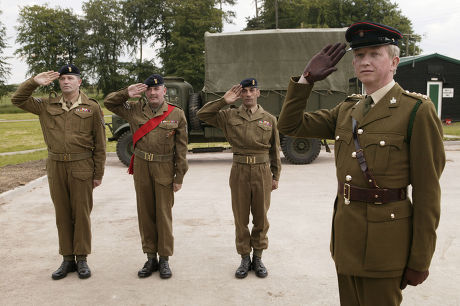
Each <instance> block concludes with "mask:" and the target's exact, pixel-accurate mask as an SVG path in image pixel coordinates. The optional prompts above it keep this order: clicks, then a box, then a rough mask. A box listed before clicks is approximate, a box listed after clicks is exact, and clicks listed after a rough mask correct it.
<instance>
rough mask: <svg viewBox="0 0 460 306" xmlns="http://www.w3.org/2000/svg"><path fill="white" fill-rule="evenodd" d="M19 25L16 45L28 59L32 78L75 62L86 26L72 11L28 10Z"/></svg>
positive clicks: (45, 7)
mask: <svg viewBox="0 0 460 306" xmlns="http://www.w3.org/2000/svg"><path fill="white" fill-rule="evenodd" d="M18 24H19V26H17V27H16V29H17V31H18V35H17V37H16V42H17V43H18V44H19V45H21V47H20V48H18V49H17V50H16V51H15V54H16V55H19V56H20V57H21V58H22V59H25V61H26V63H27V65H28V67H29V68H28V70H27V74H28V75H35V74H38V73H40V72H43V71H47V70H57V69H59V67H61V66H62V65H65V64H68V63H74V62H75V60H76V58H77V56H78V55H79V53H80V43H79V40H80V39H82V36H83V35H84V26H83V23H82V21H81V20H80V19H79V18H78V16H76V15H74V14H73V13H72V11H71V10H70V9H61V8H56V9H52V8H49V7H48V6H46V5H44V6H40V5H33V6H25V7H23V8H21V9H20V11H19V18H18Z"/></svg>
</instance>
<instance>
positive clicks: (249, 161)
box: [246, 156, 256, 164]
mask: <svg viewBox="0 0 460 306" xmlns="http://www.w3.org/2000/svg"><path fill="white" fill-rule="evenodd" d="M246 163H247V164H255V163H256V157H255V156H246Z"/></svg>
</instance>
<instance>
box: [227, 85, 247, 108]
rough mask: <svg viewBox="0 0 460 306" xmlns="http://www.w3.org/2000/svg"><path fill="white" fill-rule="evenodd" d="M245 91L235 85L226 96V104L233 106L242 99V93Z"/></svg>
mask: <svg viewBox="0 0 460 306" xmlns="http://www.w3.org/2000/svg"><path fill="white" fill-rule="evenodd" d="M242 91H243V87H242V86H241V85H240V84H238V85H233V86H232V88H230V89H229V90H228V91H227V92H226V93H225V95H224V100H225V103H227V104H232V103H235V101H236V100H238V99H239V98H241V92H242Z"/></svg>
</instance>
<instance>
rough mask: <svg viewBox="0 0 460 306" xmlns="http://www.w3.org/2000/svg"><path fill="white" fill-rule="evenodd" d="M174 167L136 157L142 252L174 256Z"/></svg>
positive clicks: (167, 163) (138, 215) (135, 180)
mask: <svg viewBox="0 0 460 306" xmlns="http://www.w3.org/2000/svg"><path fill="white" fill-rule="evenodd" d="M173 179H174V164H173V162H172V161H170V162H149V161H146V160H143V159H141V158H139V157H137V156H135V157H134V187H135V189H136V199H137V218H138V221H139V232H140V234H141V241H142V251H143V252H144V253H158V255H160V256H171V255H172V254H173V251H174V236H173V231H172V207H173V205H174V192H173V186H172V184H173Z"/></svg>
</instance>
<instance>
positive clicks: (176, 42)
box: [157, 0, 234, 89]
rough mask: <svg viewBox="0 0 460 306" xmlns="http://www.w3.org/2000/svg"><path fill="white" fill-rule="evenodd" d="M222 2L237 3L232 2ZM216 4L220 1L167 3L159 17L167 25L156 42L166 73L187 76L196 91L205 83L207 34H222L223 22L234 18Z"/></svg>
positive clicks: (172, 1) (177, 0)
mask: <svg viewBox="0 0 460 306" xmlns="http://www.w3.org/2000/svg"><path fill="white" fill-rule="evenodd" d="M222 2H223V3H226V4H230V5H232V4H234V1H233V0H227V1H224V0H223V1H222ZM217 4H220V1H215V0H195V1H180V0H168V1H167V5H165V7H164V9H163V12H162V16H161V17H160V19H161V21H162V22H163V24H165V25H166V27H164V28H163V29H162V32H160V33H159V35H158V39H157V41H158V42H160V43H161V45H162V48H161V50H160V57H161V59H162V63H163V70H164V73H165V74H166V75H180V76H182V77H184V78H185V79H186V80H187V81H188V82H190V84H192V86H193V87H194V88H195V89H201V88H202V87H203V83H204V33H205V32H207V31H208V32H221V31H222V27H223V23H222V20H223V19H225V18H224V17H225V16H230V15H231V14H227V13H228V12H227V13H226V12H224V11H223V10H221V9H219V8H216V5H217ZM226 14H227V15H226Z"/></svg>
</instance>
